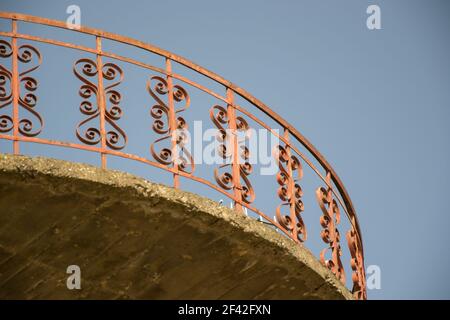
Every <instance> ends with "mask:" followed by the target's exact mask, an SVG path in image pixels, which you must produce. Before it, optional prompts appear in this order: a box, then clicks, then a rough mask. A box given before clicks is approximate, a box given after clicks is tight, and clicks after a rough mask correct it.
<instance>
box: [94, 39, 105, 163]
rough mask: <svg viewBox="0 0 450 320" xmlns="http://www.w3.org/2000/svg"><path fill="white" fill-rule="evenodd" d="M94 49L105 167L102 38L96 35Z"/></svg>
mask: <svg viewBox="0 0 450 320" xmlns="http://www.w3.org/2000/svg"><path fill="white" fill-rule="evenodd" d="M96 50H97V70H98V72H97V77H98V94H97V105H98V107H99V110H100V137H101V148H102V152H101V160H102V169H106V153H104V152H103V150H106V130H105V113H106V112H105V90H104V88H103V71H102V70H103V64H102V38H101V37H99V36H97V37H96Z"/></svg>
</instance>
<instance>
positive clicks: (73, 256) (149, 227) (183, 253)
mask: <svg viewBox="0 0 450 320" xmlns="http://www.w3.org/2000/svg"><path fill="white" fill-rule="evenodd" d="M74 264H75V265H78V266H80V268H81V279H82V280H81V287H82V289H81V290H68V289H67V287H66V279H67V277H68V276H69V275H68V274H66V268H67V266H69V265H74ZM0 298H1V299H14V298H16V299H17V298H19V299H95V298H96V299H126V298H130V299H346V298H347V299H351V294H350V292H349V291H348V290H347V289H346V288H345V287H344V286H343V285H342V284H341V283H340V282H338V281H337V280H336V278H335V277H334V276H333V275H332V274H331V273H330V272H329V271H328V270H327V269H326V268H324V267H323V266H322V265H321V264H320V263H319V262H318V261H317V259H316V258H315V257H314V256H313V255H312V254H311V253H310V252H309V251H308V250H307V249H305V248H301V247H299V246H298V245H297V244H295V243H294V242H293V241H291V240H289V239H287V238H286V237H284V236H282V235H280V234H278V233H276V232H275V231H274V230H272V229H271V228H269V227H267V226H265V225H263V224H261V223H260V222H257V221H255V220H253V219H250V218H247V217H245V216H243V215H240V214H238V213H236V212H234V211H232V210H230V209H228V208H225V207H223V206H220V205H219V204H217V203H216V202H214V201H212V200H209V199H206V198H203V197H200V196H198V195H195V194H192V193H189V192H183V191H180V190H175V189H172V188H169V187H166V186H162V185H158V184H154V183H150V182H148V181H145V180H143V179H141V178H138V177H135V176H132V175H130V174H126V173H122V172H117V171H110V170H101V169H98V168H95V167H92V166H88V165H84V164H79V163H71V162H65V161H60V160H53V159H48V158H29V157H24V156H12V155H1V154H0Z"/></svg>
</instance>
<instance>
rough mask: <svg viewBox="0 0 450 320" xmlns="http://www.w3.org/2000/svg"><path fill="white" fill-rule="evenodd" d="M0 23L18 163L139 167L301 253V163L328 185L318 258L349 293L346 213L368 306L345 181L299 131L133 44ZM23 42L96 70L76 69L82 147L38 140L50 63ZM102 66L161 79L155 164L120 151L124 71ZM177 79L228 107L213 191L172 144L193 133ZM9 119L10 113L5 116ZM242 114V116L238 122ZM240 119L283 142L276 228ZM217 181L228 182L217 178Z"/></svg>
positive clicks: (5, 129) (219, 108)
mask: <svg viewBox="0 0 450 320" xmlns="http://www.w3.org/2000/svg"><path fill="white" fill-rule="evenodd" d="M0 19H8V20H10V22H11V29H10V31H3V30H2V31H0V37H4V38H6V39H10V41H8V40H0V62H1V60H3V61H5V59H6V60H8V61H9V62H10V65H11V67H10V68H8V67H6V64H3V62H2V63H1V64H0V139H5V140H9V141H12V144H13V152H14V154H19V153H20V149H19V148H20V142H33V143H38V144H47V145H55V146H60V147H69V148H75V149H80V150H87V151H92V152H97V153H99V154H100V156H101V166H102V168H106V167H107V157H108V156H118V157H122V158H127V159H131V160H135V161H139V162H141V163H145V164H148V165H151V166H154V167H157V168H160V169H162V170H165V171H168V172H170V173H172V174H173V184H174V187H175V188H179V187H180V183H179V177H180V176H181V177H186V178H189V179H191V180H194V181H197V182H200V183H203V184H205V185H207V186H208V187H210V188H212V189H214V190H216V191H218V192H220V193H222V194H223V195H225V196H227V197H228V198H230V199H231V200H232V201H234V204H235V209H236V210H237V211H239V212H241V211H242V210H243V208H247V209H248V210H251V211H253V212H255V213H256V214H257V215H259V216H260V217H262V218H264V219H265V220H267V221H268V222H269V223H270V224H272V225H274V226H275V227H276V228H278V229H279V230H281V231H282V232H283V233H285V234H286V235H287V236H288V237H290V238H291V239H292V240H293V241H295V242H297V243H299V245H302V243H303V242H305V241H306V239H307V233H306V226H305V223H304V220H303V218H302V212H303V210H304V204H303V201H302V196H303V190H302V188H301V186H300V182H299V181H300V179H301V178H302V176H303V166H302V162H303V163H305V164H306V165H307V166H308V167H309V168H310V169H311V170H312V171H313V172H314V173H315V174H316V175H317V177H319V178H320V179H321V180H322V182H323V185H324V186H322V187H319V188H318V189H317V190H316V198H317V202H318V205H319V207H320V209H321V211H322V215H321V217H320V225H321V227H322V231H321V238H322V240H323V241H324V243H325V244H326V248H325V249H323V250H322V251H321V253H320V261H321V262H322V264H324V265H325V266H326V267H328V268H329V269H330V270H331V271H332V272H333V273H334V275H335V276H336V277H337V278H338V279H339V280H341V281H342V282H343V283H344V284H345V272H344V267H343V264H342V261H341V255H342V248H341V245H340V240H341V239H340V234H339V231H338V225H339V224H340V210H341V209H342V210H343V211H344V212H345V215H346V217H347V218H348V220H349V224H350V230H348V231H347V232H346V241H347V245H348V248H349V252H350V256H351V259H350V266H351V269H352V282H353V288H352V291H353V294H354V296H355V298H357V299H366V298H367V296H366V285H365V270H364V252H363V245H362V239H361V231H360V228H359V223H358V219H357V217H356V213H355V209H354V208H353V205H352V202H351V200H350V197H349V195H348V193H347V191H346V190H345V187H344V185H343V183H342V181H341V180H340V179H339V177H338V176H337V174H336V172H335V171H334V170H333V168H332V167H331V166H330V164H329V163H328V162H327V161H326V160H325V158H324V157H323V156H322V155H321V154H320V153H319V151H317V150H316V148H315V147H314V146H313V145H312V144H311V143H310V142H309V141H308V140H307V139H306V138H305V137H304V136H303V135H301V134H300V133H299V132H298V131H297V130H296V129H295V128H294V127H293V126H291V125H290V124H289V123H288V122H287V121H285V120H284V119H282V118H281V117H280V116H279V115H278V114H276V113H275V112H274V111H272V110H271V109H270V108H269V107H267V106H266V105H265V104H264V103H262V102H261V101H259V100H258V99H256V98H254V97H253V96H252V95H250V94H249V93H247V92H246V91H244V90H243V89H241V88H239V87H237V86H236V85H234V84H233V83H231V82H229V81H227V80H225V79H223V78H222V77H220V76H218V75H217V74H215V73H212V72H211V71H208V70H206V69H204V68H202V67H200V66H198V65H196V64H194V63H192V62H190V61H188V60H186V59H184V58H182V57H180V56H177V55H175V54H173V53H170V52H168V51H165V50H162V49H159V48H157V47H154V46H152V45H149V44H146V43H143V42H140V41H137V40H134V39H130V38H126V37H123V36H119V35H116V34H111V33H108V32H104V31H100V30H95V29H91V28H87V27H80V28H78V29H76V30H72V29H70V30H72V31H74V32H80V33H83V34H86V35H90V36H93V37H95V41H96V46H95V48H91V47H86V46H82V45H77V44H73V43H69V42H62V41H58V40H55V39H48V38H42V37H37V36H33V35H28V34H22V33H20V32H19V30H18V22H27V23H33V24H39V25H45V26H51V27H55V28H61V29H67V30H69V28H68V26H67V25H66V23H64V22H61V21H55V20H49V19H44V18H40V17H34V16H29V15H22V14H15V13H6V12H0ZM18 39H21V41H29V42H38V43H46V44H50V45H55V46H60V47H66V48H70V49H74V50H78V51H81V52H85V53H90V54H94V55H95V57H96V58H95V60H94V59H88V58H82V59H79V60H77V61H76V62H75V64H74V67H73V72H74V74H75V76H76V77H77V78H78V79H79V80H80V81H81V87H80V89H79V95H80V97H81V98H82V102H81V104H80V111H81V113H82V114H83V115H84V116H85V118H84V119H83V120H82V121H81V122H80V123H79V124H78V126H77V127H76V129H75V132H76V136H77V137H78V139H79V140H80V142H82V143H70V142H64V141H58V140H49V139H44V138H40V137H38V136H39V134H40V133H41V131H42V128H43V125H44V119H43V117H42V116H41V115H40V114H39V112H38V111H37V107H36V106H37V96H36V94H35V90H36V88H37V85H38V82H37V80H36V79H35V78H34V77H33V76H32V73H33V71H35V70H36V69H37V68H38V67H39V66H40V65H41V63H43V62H45V61H44V59H43V57H42V56H41V54H40V51H39V50H38V49H37V48H36V47H34V46H32V45H30V44H28V43H26V44H22V45H18ZM103 39H108V40H112V41H116V42H118V43H123V44H126V45H129V46H134V47H138V48H140V49H143V50H146V51H147V52H150V53H152V54H155V55H159V56H162V57H163V58H164V59H165V68H158V67H155V66H153V65H150V64H147V63H145V62H142V61H137V60H135V59H132V58H129V57H125V56H121V55H118V54H114V53H112V52H107V51H104V50H103V49H102V40H103ZM105 57H107V58H110V59H113V60H115V61H122V62H125V63H128V64H132V65H135V66H138V67H140V68H143V69H146V70H151V71H154V72H156V73H158V74H159V75H157V76H152V77H151V78H150V79H149V80H148V82H147V90H148V93H149V94H150V96H151V97H152V98H153V99H154V101H155V102H156V104H155V105H154V106H153V107H152V108H151V116H152V118H153V130H154V131H155V132H156V134H158V136H159V137H158V139H156V140H155V141H154V142H153V144H152V145H151V148H150V155H151V156H152V158H153V159H151V158H147V157H142V156H138V155H135V154H130V153H125V152H123V151H121V150H122V149H124V148H125V146H126V145H127V142H128V137H127V135H126V133H125V131H124V130H123V129H122V128H120V127H119V125H118V124H117V120H119V119H120V118H121V116H122V109H121V108H120V106H119V103H120V101H121V94H120V92H119V91H118V87H119V85H120V84H121V82H122V79H123V70H122V69H121V68H120V67H119V66H118V65H117V64H115V63H112V62H107V63H105V62H104V61H103V60H104V58H105ZM32 61H34V64H33V65H31V62H32ZM172 62H176V63H178V64H181V65H183V66H185V67H187V68H189V69H191V70H193V71H195V72H197V73H198V74H201V75H203V76H205V77H207V78H209V79H211V80H213V81H214V82H215V83H217V84H220V85H222V86H223V88H224V91H225V96H222V95H220V94H219V93H217V92H214V91H213V90H210V89H208V88H207V87H205V86H203V85H201V84H199V83H197V82H195V81H193V80H191V79H189V78H187V77H185V76H182V75H180V74H177V73H175V72H173V71H172ZM28 64H29V65H30V67H28V69H26V67H25V69H24V70H22V71H19V65H24V66H27V65H28ZM174 79H176V80H178V81H180V82H183V83H185V84H187V85H189V86H192V87H194V88H197V89H199V90H201V91H203V92H204V93H206V94H208V95H210V96H212V97H214V98H215V99H218V100H219V101H221V102H223V104H224V105H215V106H213V107H212V108H211V109H210V119H211V121H212V123H213V124H214V125H215V126H216V128H217V129H218V130H219V132H220V136H221V137H220V138H221V141H224V140H225V139H227V138H229V139H230V141H231V146H232V149H233V150H231V152H229V151H230V150H226V146H225V144H224V143H222V144H221V145H220V146H219V153H220V154H221V155H222V156H223V158H224V159H225V160H226V163H225V164H224V165H222V166H220V167H219V168H216V169H215V170H214V177H215V181H214V182H211V181H208V180H206V179H204V178H201V177H199V176H196V175H195V163H194V161H193V160H192V155H191V154H190V153H189V151H188V150H186V148H184V143H185V141H184V138H183V137H178V138H176V139H174V138H173V133H174V132H175V131H177V130H178V129H185V130H186V129H187V126H186V121H185V120H184V118H183V116H182V114H183V112H186V111H187V109H188V108H189V105H190V97H189V94H188V92H187V91H186V90H185V89H184V88H183V87H182V86H180V85H178V84H174V81H173V80H174ZM237 96H239V97H241V98H243V99H244V100H246V101H247V102H249V103H250V104H251V106H252V107H254V108H255V110H258V111H259V112H262V113H263V114H265V116H268V117H270V118H271V119H272V120H273V121H274V122H275V123H276V124H278V125H279V126H280V128H281V129H282V131H283V134H278V132H277V131H276V130H275V128H272V127H271V126H269V125H267V124H266V123H265V122H264V121H262V120H260V118H258V117H257V116H255V113H254V111H255V110H251V111H249V110H246V109H245V108H244V107H243V106H241V105H239V104H238V103H236V102H235V97H237ZM6 110H9V111H10V113H9V115H8V112H6ZM19 110H24V111H27V112H28V114H31V115H32V116H33V117H34V120H31V119H28V118H24V117H23V118H21V113H20V112H19ZM237 112H239V113H240V114H241V115H240V116H238V115H237ZM244 116H245V117H247V118H248V119H251V120H252V121H254V122H255V123H257V124H258V125H259V126H261V127H262V128H264V129H265V130H267V131H268V132H270V133H271V134H273V135H274V136H276V137H277V138H278V139H279V140H280V144H279V145H278V146H277V147H276V148H275V150H274V151H275V152H274V154H273V156H274V157H275V161H276V162H277V164H278V167H279V172H278V174H277V177H276V181H277V183H278V186H279V187H278V197H279V199H280V200H281V204H280V205H279V206H278V207H277V209H276V215H275V217H276V218H275V217H274V218H273V219H272V218H270V215H269V214H266V213H264V210H262V209H259V208H256V207H255V206H254V205H252V203H253V200H254V198H255V196H256V194H255V191H254V189H253V187H252V185H251V182H250V178H249V176H250V174H251V173H252V166H251V164H250V163H249V162H247V161H246V160H247V159H248V158H249V150H248V149H247V148H240V146H239V145H238V141H237V135H236V134H233V132H238V131H244V132H245V131H247V130H249V125H248V122H247V121H246V119H245V118H244ZM92 120H96V121H97V120H98V122H99V126H98V127H96V126H93V127H92V126H89V123H90V122H91V121H92ZM85 125H88V128H87V129H83V128H85ZM107 127H109V130H107ZM230 132H231V134H230ZM229 135H231V136H229ZM162 141H166V142H170V147H169V148H162V149H160V150H157V147H156V145H157V144H158V143H160V142H162ZM292 141H296V142H298V143H300V144H301V146H303V147H304V148H305V149H306V150H307V151H308V152H309V154H310V155H311V156H312V159H309V158H308V157H307V156H306V155H305V154H304V153H302V152H301V151H300V149H299V148H298V147H296V146H295V145H294V143H292ZM175 148H178V149H179V150H181V156H179V157H178V159H177V161H175V150H174V149H175ZM239 153H240V156H241V158H242V159H244V161H243V162H242V160H241V161H240V160H239V157H237V156H230V154H234V155H236V154H239ZM312 160H314V161H317V162H318V164H319V167H317V166H316V165H314V163H313V161H312ZM220 171H225V172H223V173H220ZM284 208H289V212H288V213H287V214H284V213H283V209H284ZM327 255H329V258H326V256H327Z"/></svg>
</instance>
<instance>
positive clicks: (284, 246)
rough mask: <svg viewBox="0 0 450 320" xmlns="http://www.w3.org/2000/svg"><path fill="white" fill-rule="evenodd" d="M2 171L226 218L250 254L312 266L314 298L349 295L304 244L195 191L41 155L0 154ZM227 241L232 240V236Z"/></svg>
mask: <svg viewBox="0 0 450 320" xmlns="http://www.w3.org/2000/svg"><path fill="white" fill-rule="evenodd" d="M0 174H14V175H19V176H21V177H23V178H27V177H37V176H51V177H56V178H64V179H67V178H69V179H75V180H80V181H85V182H93V183H95V184H100V185H104V186H107V187H108V188H111V187H112V188H120V189H127V190H128V191H130V192H131V193H132V194H133V196H134V197H136V198H138V199H139V200H143V202H142V203H143V204H144V205H145V201H148V203H155V202H158V201H170V202H171V203H174V204H176V205H178V206H181V207H184V208H185V210H184V212H185V214H186V215H189V214H190V213H191V212H195V214H196V218H197V219H191V220H195V221H190V223H194V224H195V223H200V224H206V225H212V224H216V223H217V222H218V221H220V223H224V222H225V223H226V224H228V225H229V226H230V227H231V228H233V229H234V230H235V232H242V233H243V234H245V236H246V237H247V238H248V239H251V240H249V241H253V242H255V240H256V243H257V245H254V246H253V247H252V250H254V252H253V254H258V255H261V256H267V255H268V257H269V256H270V255H272V256H273V257H272V258H271V259H272V260H273V261H272V262H273V263H274V264H277V263H278V264H279V265H280V266H283V268H286V269H288V270H290V272H292V273H293V274H295V273H299V272H302V269H304V267H305V266H306V267H307V268H308V269H310V270H312V272H313V273H314V278H316V277H318V278H320V279H322V280H321V282H322V284H321V285H319V286H318V287H317V289H316V294H315V296H316V297H317V298H318V299H348V300H352V299H353V296H352V294H351V292H350V291H349V290H348V289H347V288H346V287H345V286H344V285H343V284H342V283H341V282H340V281H338V280H337V278H336V277H335V276H334V275H333V274H332V273H331V271H330V270H328V269H327V268H325V267H324V266H323V265H322V264H321V263H320V262H319V261H318V260H317V258H316V257H315V256H314V255H313V254H312V253H311V252H310V251H309V250H308V249H307V248H305V247H303V246H300V245H298V244H296V243H295V242H293V241H292V240H290V239H288V238H287V237H285V236H283V235H281V234H279V233H277V232H276V231H275V230H273V229H271V228H269V227H267V226H265V225H263V224H261V223H260V222H258V221H255V220H254V219H252V218H249V217H246V216H245V215H242V214H238V213H237V212H236V211H234V210H232V209H229V208H227V207H224V206H221V205H219V204H218V203H217V202H215V201H212V200H210V199H208V198H205V197H202V196H199V195H197V194H194V193H190V192H186V191H181V190H177V189H174V188H171V187H167V186H164V185H161V184H156V183H152V182H149V181H146V180H144V179H142V178H139V177H137V176H134V175H132V174H129V173H124V172H120V171H115V170H103V169H100V168H98V167H94V166H91V165H87V164H82V163H74V162H68V161H63V160H56V159H50V158H44V157H27V156H20V155H9V154H0ZM150 213H151V210H150ZM186 218H189V217H186ZM191 218H192V216H191ZM231 236H232V235H231ZM230 238H231V237H230ZM228 240H229V241H233V239H232V238H231V239H228ZM237 241H241V240H240V239H238V240H237ZM274 253H276V256H274Z"/></svg>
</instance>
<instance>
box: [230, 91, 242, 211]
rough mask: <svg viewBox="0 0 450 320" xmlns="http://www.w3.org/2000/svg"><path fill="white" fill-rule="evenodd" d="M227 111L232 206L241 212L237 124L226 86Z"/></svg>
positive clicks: (232, 96)
mask: <svg viewBox="0 0 450 320" xmlns="http://www.w3.org/2000/svg"><path fill="white" fill-rule="evenodd" d="M227 101H228V105H227V113H228V121H229V122H228V126H229V131H230V134H231V137H230V138H231V145H232V149H231V150H232V155H231V161H232V163H231V166H232V171H231V172H232V176H233V192H234V198H235V202H234V207H235V208H236V210H237V211H239V212H242V205H241V203H240V201H241V197H242V194H241V191H240V190H241V177H240V174H241V173H240V159H239V143H238V136H237V126H236V112H235V109H234V107H233V104H234V95H233V90H231V89H230V88H227Z"/></svg>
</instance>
